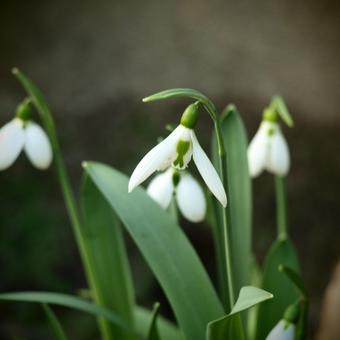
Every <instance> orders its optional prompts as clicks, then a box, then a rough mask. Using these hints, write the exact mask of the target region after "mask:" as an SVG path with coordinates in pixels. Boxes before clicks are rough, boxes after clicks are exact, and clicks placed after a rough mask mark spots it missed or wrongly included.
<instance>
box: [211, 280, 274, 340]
mask: <svg viewBox="0 0 340 340" xmlns="http://www.w3.org/2000/svg"><path fill="white" fill-rule="evenodd" d="M272 297H273V295H272V294H271V293H268V292H266V291H265V290H262V289H259V288H256V287H252V286H247V287H243V288H242V289H241V291H240V294H239V297H238V299H237V301H236V303H235V305H234V307H233V309H232V311H231V312H230V313H229V314H228V315H226V316H224V317H222V318H220V319H218V320H215V321H212V322H210V323H209V324H208V328H207V340H225V339H231V340H243V339H244V332H243V328H242V322H241V318H240V313H241V312H243V311H246V310H247V309H249V308H251V307H253V306H255V305H257V304H259V303H261V302H263V301H266V300H269V299H271V298H272Z"/></svg>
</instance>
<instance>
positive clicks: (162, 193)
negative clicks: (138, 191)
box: [147, 168, 207, 222]
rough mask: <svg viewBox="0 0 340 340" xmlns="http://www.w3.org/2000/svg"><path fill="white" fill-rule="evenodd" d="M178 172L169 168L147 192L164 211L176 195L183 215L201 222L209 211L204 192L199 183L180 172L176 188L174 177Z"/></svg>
mask: <svg viewBox="0 0 340 340" xmlns="http://www.w3.org/2000/svg"><path fill="white" fill-rule="evenodd" d="M175 172H176V170H174V169H173V168H169V169H168V170H167V171H165V172H164V173H162V174H159V175H157V176H156V177H155V178H154V179H153V180H152V181H151V182H150V184H149V186H148V188H147V192H148V194H149V195H150V197H152V198H153V199H154V200H155V201H156V202H157V203H158V204H159V205H160V206H161V207H162V208H163V209H167V208H168V207H169V205H170V202H171V199H172V197H173V195H174V194H175V198H176V202H177V205H178V208H179V210H180V211H181V213H182V215H183V216H184V217H185V218H186V219H187V220H189V221H191V222H201V221H202V220H203V219H204V217H205V213H206V210H207V206H206V201H205V196H204V192H203V190H202V188H201V186H200V185H199V183H198V182H197V181H196V180H195V179H194V178H193V177H192V176H191V175H190V174H189V173H187V172H184V171H182V172H180V173H178V172H177V173H178V174H179V182H178V184H177V186H176V187H175V185H174V181H173V176H174V174H175Z"/></svg>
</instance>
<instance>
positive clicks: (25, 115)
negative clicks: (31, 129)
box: [15, 98, 32, 121]
mask: <svg viewBox="0 0 340 340" xmlns="http://www.w3.org/2000/svg"><path fill="white" fill-rule="evenodd" d="M15 116H16V117H18V118H20V119H22V120H23V121H28V120H30V119H31V118H32V104H31V100H30V99H29V98H26V99H24V100H23V101H22V102H21V103H20V104H19V105H18V107H17V110H16V113H15Z"/></svg>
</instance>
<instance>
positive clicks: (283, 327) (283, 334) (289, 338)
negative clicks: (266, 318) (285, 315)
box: [266, 320, 295, 340]
mask: <svg viewBox="0 0 340 340" xmlns="http://www.w3.org/2000/svg"><path fill="white" fill-rule="evenodd" d="M294 337H295V325H294V324H293V323H290V322H287V321H284V320H281V321H279V322H278V324H277V325H276V326H275V327H274V328H273V329H272V330H271V331H270V333H269V334H268V335H267V337H266V340H294Z"/></svg>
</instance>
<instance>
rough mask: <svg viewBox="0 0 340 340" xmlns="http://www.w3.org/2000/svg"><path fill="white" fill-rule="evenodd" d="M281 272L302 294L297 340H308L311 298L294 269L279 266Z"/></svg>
mask: <svg viewBox="0 0 340 340" xmlns="http://www.w3.org/2000/svg"><path fill="white" fill-rule="evenodd" d="M279 271H280V272H282V273H284V274H286V276H287V278H288V279H289V280H290V281H291V282H292V283H293V285H295V288H296V289H297V290H298V292H299V293H300V294H301V298H300V315H299V320H298V322H297V325H296V340H303V339H305V338H306V334H307V327H308V305H309V302H308V300H309V298H308V293H307V290H306V288H305V285H304V283H303V281H302V278H301V276H300V275H299V273H297V272H296V271H295V270H293V269H292V268H289V267H287V266H284V265H280V266H279Z"/></svg>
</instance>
